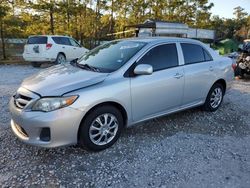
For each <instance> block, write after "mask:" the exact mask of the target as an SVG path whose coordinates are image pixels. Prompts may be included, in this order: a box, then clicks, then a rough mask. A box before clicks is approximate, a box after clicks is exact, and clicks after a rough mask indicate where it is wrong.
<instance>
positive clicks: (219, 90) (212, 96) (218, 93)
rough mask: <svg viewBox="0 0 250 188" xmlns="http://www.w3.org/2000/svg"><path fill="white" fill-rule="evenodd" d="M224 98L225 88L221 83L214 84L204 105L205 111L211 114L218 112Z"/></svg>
mask: <svg viewBox="0 0 250 188" xmlns="http://www.w3.org/2000/svg"><path fill="white" fill-rule="evenodd" d="M223 97H224V88H223V86H222V85H221V84H219V83H216V84H214V85H213V86H212V88H211V89H210V91H209V93H208V95H207V98H206V102H205V104H204V105H203V109H204V110H206V111H210V112H214V111H216V110H217V109H218V108H219V107H220V105H221V103H222V101H223Z"/></svg>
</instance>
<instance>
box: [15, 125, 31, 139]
mask: <svg viewBox="0 0 250 188" xmlns="http://www.w3.org/2000/svg"><path fill="white" fill-rule="evenodd" d="M15 127H16V129H17V131H18V132H19V133H20V134H21V135H23V136H24V137H29V135H28V134H27V132H26V131H25V130H24V128H22V127H21V126H19V125H17V124H16V123H15Z"/></svg>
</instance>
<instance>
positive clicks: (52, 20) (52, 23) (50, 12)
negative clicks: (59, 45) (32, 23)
mask: <svg viewBox="0 0 250 188" xmlns="http://www.w3.org/2000/svg"><path fill="white" fill-rule="evenodd" d="M53 11H54V10H53V8H52V7H51V8H50V11H49V16H50V31H51V34H52V35H54V12H53Z"/></svg>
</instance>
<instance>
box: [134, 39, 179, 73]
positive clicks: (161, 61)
mask: <svg viewBox="0 0 250 188" xmlns="http://www.w3.org/2000/svg"><path fill="white" fill-rule="evenodd" d="M137 64H149V65H151V66H152V67H153V70H154V72H155V71H160V70H163V69H167V68H171V67H176V66H178V65H179V63H178V54H177V49H176V45H175V44H163V45H159V46H156V47H154V48H152V49H151V50H149V51H148V52H147V53H146V54H145V55H144V56H143V57H142V58H141V59H140V60H139V61H138V63H137Z"/></svg>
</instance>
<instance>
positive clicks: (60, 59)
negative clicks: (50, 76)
mask: <svg viewBox="0 0 250 188" xmlns="http://www.w3.org/2000/svg"><path fill="white" fill-rule="evenodd" d="M65 62H66V58H65V56H64V55H63V54H62V53H59V54H58V55H57V58H56V64H62V63H65Z"/></svg>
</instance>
